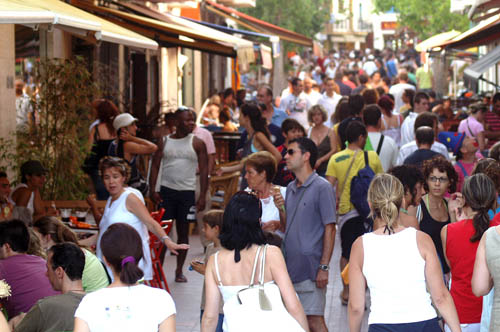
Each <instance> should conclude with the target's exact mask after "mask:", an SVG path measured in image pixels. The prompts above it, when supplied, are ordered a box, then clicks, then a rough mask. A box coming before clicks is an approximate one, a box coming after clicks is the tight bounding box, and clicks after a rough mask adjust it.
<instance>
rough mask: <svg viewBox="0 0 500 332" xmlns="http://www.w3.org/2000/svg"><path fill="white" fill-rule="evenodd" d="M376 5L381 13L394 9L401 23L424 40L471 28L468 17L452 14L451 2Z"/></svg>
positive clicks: (379, 1)
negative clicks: (451, 31)
mask: <svg viewBox="0 0 500 332" xmlns="http://www.w3.org/2000/svg"><path fill="white" fill-rule="evenodd" d="M374 3H375V8H376V10H377V11H379V12H386V11H389V10H390V9H391V8H394V10H395V11H396V12H397V13H399V23H400V24H401V25H402V26H406V27H408V28H410V29H411V30H413V31H414V32H415V33H416V34H417V36H418V38H420V39H422V40H424V39H426V38H429V37H431V36H433V35H435V34H438V33H441V32H446V31H450V30H458V31H461V32H463V31H465V30H467V29H468V26H469V19H468V18H467V15H459V14H455V13H451V12H450V0H375V1H374Z"/></svg>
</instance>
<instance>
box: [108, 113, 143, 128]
mask: <svg viewBox="0 0 500 332" xmlns="http://www.w3.org/2000/svg"><path fill="white" fill-rule="evenodd" d="M135 121H137V118H134V117H133V116H132V115H130V113H122V114H120V115H117V116H116V118H115V119H114V120H113V127H114V128H115V129H116V130H118V129H120V128H123V127H126V126H130V125H131V124H132V123H134V122H135Z"/></svg>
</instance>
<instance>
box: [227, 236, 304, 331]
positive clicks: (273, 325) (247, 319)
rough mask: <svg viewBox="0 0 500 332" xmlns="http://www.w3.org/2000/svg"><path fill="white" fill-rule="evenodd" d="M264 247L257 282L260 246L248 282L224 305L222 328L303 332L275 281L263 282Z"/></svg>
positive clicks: (230, 329)
mask: <svg viewBox="0 0 500 332" xmlns="http://www.w3.org/2000/svg"><path fill="white" fill-rule="evenodd" d="M267 246H268V245H267V244H266V245H265V246H264V248H263V250H262V256H261V258H260V273H259V282H258V284H255V285H254V276H255V270H256V267H257V260H258V258H259V254H260V252H261V249H262V246H260V247H259V248H258V249H257V254H256V256H255V260H254V264H253V270H252V278H251V280H250V285H249V286H248V287H247V288H244V289H242V290H240V291H239V292H238V293H237V294H236V295H235V296H233V297H232V298H231V299H229V300H228V301H227V302H226V303H225V304H224V321H225V331H230V332H233V331H238V332H247V331H248V332H250V331H251V332H255V331H259V332H266V331H269V332H271V331H272V332H275V331H287V332H304V329H303V328H302V326H300V324H299V323H298V322H297V321H296V320H295V318H293V317H292V315H290V313H288V311H287V310H286V308H285V305H284V304H283V300H282V298H281V292H280V289H279V287H278V285H276V284H275V283H274V281H271V282H268V283H264V268H265V264H266V251H267Z"/></svg>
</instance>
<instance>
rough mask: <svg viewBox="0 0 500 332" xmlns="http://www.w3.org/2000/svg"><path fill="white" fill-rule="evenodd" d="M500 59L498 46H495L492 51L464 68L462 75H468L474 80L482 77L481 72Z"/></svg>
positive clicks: (499, 47)
mask: <svg viewBox="0 0 500 332" xmlns="http://www.w3.org/2000/svg"><path fill="white" fill-rule="evenodd" d="M499 61H500V46H497V47H496V48H494V49H493V50H492V51H490V52H488V53H487V54H485V55H483V56H482V57H480V58H479V60H477V61H476V62H474V63H473V64H472V65H470V66H469V67H467V68H465V70H464V75H466V76H468V77H470V78H471V79H472V80H474V81H478V80H481V79H482V76H483V74H484V73H485V72H486V71H487V70H488V69H489V68H491V67H492V66H494V65H496V64H497V63H498V62H499Z"/></svg>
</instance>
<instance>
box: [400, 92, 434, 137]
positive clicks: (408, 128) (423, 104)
mask: <svg viewBox="0 0 500 332" xmlns="http://www.w3.org/2000/svg"><path fill="white" fill-rule="evenodd" d="M427 111H429V96H428V95H427V94H426V93H425V92H418V93H417V94H416V95H415V97H414V98H413V112H410V114H409V115H408V116H407V117H406V119H405V120H404V121H403V124H402V125H401V145H405V144H406V143H409V142H411V141H413V140H414V139H415V129H414V127H415V119H416V118H417V116H418V115H419V114H422V113H424V112H427Z"/></svg>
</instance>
